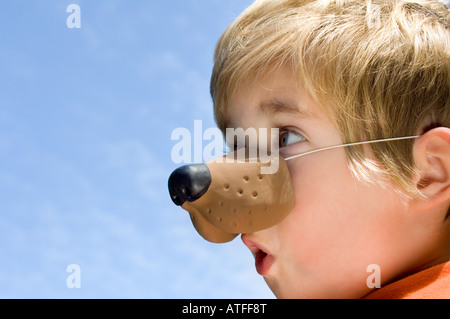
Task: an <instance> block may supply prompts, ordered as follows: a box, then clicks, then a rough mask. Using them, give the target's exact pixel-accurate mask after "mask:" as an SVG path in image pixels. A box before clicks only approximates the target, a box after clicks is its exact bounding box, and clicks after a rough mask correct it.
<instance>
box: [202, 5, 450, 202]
mask: <svg viewBox="0 0 450 319" xmlns="http://www.w3.org/2000/svg"><path fill="white" fill-rule="evenodd" d="M285 65H289V66H291V67H292V68H293V71H294V72H295V74H296V76H297V78H298V80H299V83H301V85H302V86H303V87H304V88H305V89H306V90H307V92H308V93H309V94H310V95H311V96H312V97H313V98H314V100H315V101H316V102H317V103H318V104H319V105H321V106H322V107H323V108H324V110H326V112H327V113H328V114H329V115H330V118H332V119H333V120H334V121H335V123H336V125H337V127H338V129H339V131H340V133H341V136H342V139H343V141H344V143H351V142H358V141H365V140H377V139H383V138H391V137H401V136H411V135H417V134H422V133H424V132H425V131H426V130H429V129H431V128H434V127H441V126H444V127H450V14H449V10H448V9H447V8H446V7H445V6H444V5H443V4H442V3H440V2H437V1H425V0H417V1H406V0H405V1H404V0H372V1H369V0H368V1H364V0H360V1H357V0H334V1H332V0H317V1H311V0H258V1H256V2H255V3H253V4H252V5H251V6H250V7H249V8H248V9H247V10H246V11H244V12H243V13H242V14H241V15H240V16H239V17H238V18H237V19H236V20H235V21H234V23H233V24H231V25H230V26H229V27H228V28H227V30H226V31H225V32H224V34H223V35H222V37H221V38H220V40H219V42H218V44H217V48H216V53H215V59H214V68H213V73H212V78H211V95H212V98H213V102H214V110H215V117H216V122H217V125H218V126H219V128H220V129H222V131H224V130H225V126H226V123H227V119H226V109H227V106H228V105H229V103H230V101H231V98H232V96H233V94H234V91H235V89H236V87H237V86H238V85H239V84H241V83H243V82H244V81H251V80H254V79H255V78H257V77H258V76H260V75H263V74H265V73H267V72H269V71H272V70H274V69H277V68H279V67H281V66H285ZM412 145H413V141H402V142H389V143H379V144H374V145H372V146H371V149H372V151H373V154H374V156H375V159H376V160H375V161H371V160H370V159H368V157H367V156H366V155H365V152H364V150H363V148H362V147H349V148H347V152H348V155H349V159H350V163H351V164H352V165H351V167H352V168H353V170H354V172H355V173H356V175H357V176H359V177H361V178H363V179H366V180H370V176H371V175H373V174H370V172H371V171H373V170H377V171H378V172H383V175H384V176H387V177H389V178H390V180H391V181H393V182H395V183H396V184H397V185H399V186H401V187H402V189H404V190H405V191H406V192H407V193H409V194H413V193H415V195H417V187H414V186H413V185H412V180H411V179H412V176H413V174H414V173H415V166H414V161H413V158H412Z"/></svg>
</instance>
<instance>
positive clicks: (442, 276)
mask: <svg viewBox="0 0 450 319" xmlns="http://www.w3.org/2000/svg"><path fill="white" fill-rule="evenodd" d="M365 298H366V299H450V262H447V263H444V264H440V265H437V266H434V267H431V268H428V269H425V270H423V271H420V272H418V273H415V274H413V275H411V276H408V277H406V278H403V279H401V280H399V281H396V282H393V283H391V284H389V285H387V286H385V287H382V288H380V289H377V290H375V291H374V292H372V293H370V294H368V295H367V296H366V297H365Z"/></svg>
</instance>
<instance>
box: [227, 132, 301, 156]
mask: <svg viewBox="0 0 450 319" xmlns="http://www.w3.org/2000/svg"><path fill="white" fill-rule="evenodd" d="M274 128H277V129H278V132H279V137H278V145H279V147H280V149H281V148H284V147H288V146H290V145H287V146H281V139H282V137H283V134H285V133H293V134H296V135H299V136H301V137H302V138H303V139H304V140H303V141H299V142H296V143H294V144H292V145H295V144H298V143H301V142H304V141H306V140H307V139H306V137H305V135H304V134H303V133H302V132H298V130H294V129H292V128H289V127H285V126H282V125H274ZM245 146H246V145H244V146H242V145H238V144H237V143H234V144H233V145H232V147H231V148H229V149H226V148H225V149H224V154H225V153H226V152H227V151H229V150H231V151H232V152H235V151H237V150H238V149H240V148H242V147H245Z"/></svg>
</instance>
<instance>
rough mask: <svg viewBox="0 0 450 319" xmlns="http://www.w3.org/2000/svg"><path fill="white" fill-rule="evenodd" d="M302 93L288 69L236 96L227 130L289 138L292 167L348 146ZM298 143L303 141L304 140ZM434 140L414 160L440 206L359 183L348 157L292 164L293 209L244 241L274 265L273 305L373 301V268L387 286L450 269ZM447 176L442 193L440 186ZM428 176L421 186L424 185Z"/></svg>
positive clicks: (448, 145) (285, 152)
mask: <svg viewBox="0 0 450 319" xmlns="http://www.w3.org/2000/svg"><path fill="white" fill-rule="evenodd" d="M296 83H298V82H297V81H295V79H294V77H293V74H292V73H291V71H290V70H289V68H284V69H281V70H278V71H277V72H270V73H268V74H267V76H265V77H262V78H259V79H258V80H257V81H253V82H251V83H244V84H243V85H241V86H239V87H238V88H237V90H236V93H235V95H234V98H233V99H232V103H231V105H230V106H229V108H228V110H227V113H226V118H227V123H226V124H227V127H234V128H237V127H242V128H244V129H247V128H249V127H254V128H261V127H262V128H271V127H279V128H280V134H283V132H285V131H290V132H292V133H289V134H292V135H289V136H290V137H291V136H293V137H294V138H293V139H291V140H290V141H293V142H292V144H291V145H288V146H286V147H282V148H281V149H280V153H281V155H282V156H285V157H287V156H290V155H294V154H299V153H303V152H306V151H309V150H313V149H317V148H321V147H326V146H330V145H338V144H342V139H341V137H340V134H339V132H338V129H337V128H336V126H335V125H334V124H333V121H331V120H330V118H329V117H328V116H327V115H326V113H325V112H324V111H323V110H322V109H321V108H320V106H318V105H317V104H316V103H315V102H314V101H313V100H312V99H311V97H310V96H308V94H306V93H305V92H304V91H303V90H302V89H301V88H299V86H298V85H296ZM298 134H300V135H301V136H303V137H305V138H306V140H304V141H300V140H298V138H299V136H300V135H298ZM446 134H447V135H446ZM443 135H444V138H442V137H441V138H439V136H438V137H437V138H435V139H434V141H435V144H439V143H440V147H441V148H444V149H447V150H450V137H449V136H450V133H449V132H446V133H445V132H444V134H443ZM296 138H297V140H296ZM446 138H447V139H448V140H446ZM432 140H433V138H429V137H428V139H424V137H420V138H419V139H418V140H417V141H416V142H415V143H417V144H418V146H417V147H416V148H415V152H416V153H415V156H416V157H417V159H418V162H419V164H420V165H422V167H423V168H424V173H423V174H428V175H427V177H426V178H427V180H429V181H430V183H429V184H428V186H426V187H424V189H423V190H424V192H425V193H426V192H427V191H428V192H429V193H430V194H431V195H432V196H431V197H432V198H433V199H432V200H427V201H426V202H424V201H422V200H412V199H410V198H409V197H408V196H406V195H405V194H403V193H402V192H401V191H400V190H398V189H397V190H396V189H395V187H394V186H393V185H389V184H388V183H385V184H383V185H381V184H380V183H377V182H374V183H367V182H362V181H359V180H358V179H357V178H356V177H355V176H354V175H353V174H352V172H351V170H350V169H349V166H348V158H347V156H346V153H345V150H344V149H343V148H339V149H334V150H328V151H324V152H319V153H316V154H311V155H308V156H305V157H302V158H298V159H295V160H292V161H289V162H288V167H289V171H290V174H291V177H292V181H293V185H294V190H295V196H296V205H295V207H294V209H293V210H292V212H291V213H290V214H289V215H288V216H287V217H286V218H285V219H284V220H283V221H282V222H280V223H279V224H277V225H275V226H274V227H272V228H269V229H266V230H263V231H260V232H256V233H252V234H244V235H242V240H243V242H244V243H245V244H246V245H247V246H248V247H249V249H250V250H251V251H252V253H253V254H254V255H257V254H258V252H259V251H260V250H263V251H264V252H265V253H267V255H268V258H270V261H271V265H270V267H269V269H268V270H266V271H265V273H264V279H265V280H266V282H267V284H268V285H269V287H270V289H271V290H272V291H273V293H274V294H275V296H276V297H278V298H361V297H364V296H365V295H366V294H368V293H370V292H371V291H372V289H370V288H368V286H367V279H368V277H369V276H370V275H371V274H372V271H368V266H369V265H372V264H376V265H379V266H380V269H381V283H382V285H383V286H384V285H385V284H387V283H389V282H391V281H393V280H396V279H398V278H400V277H402V276H405V275H406V274H410V273H413V272H416V271H418V270H420V269H423V268H426V267H429V266H432V265H435V264H439V263H441V262H443V261H446V260H449V249H448V247H449V245H450V240H449V237H450V236H449V233H450V231H449V222H448V221H447V222H444V218H445V214H446V212H447V209H448V207H449V205H450V194H449V192H450V191H448V189H449V188H450V187H447V188H446V186H445V185H447V186H448V184H449V183H448V175H450V174H447V172H448V171H450V163H448V160H446V159H445V154H446V153H445V151H443V152H441V153H439V154H440V155H439V156H441V158H439V160H436V161H432V160H429V158H428V157H427V155H426V150H427V149H430V143H432ZM297 141H298V142H297ZM438 142H439V143H438ZM420 143H422V144H420ZM419 144H420V145H419ZM447 154H448V153H447ZM368 156H370V154H369V155H368ZM439 156H438V155H436V157H439ZM447 157H448V156H447ZM435 162H439V164H436V163H435ZM439 165H440V166H441V167H440V168H436V167H438V166H439ZM443 171H444V174H441V175H440V177H442V176H443V175H445V174H446V176H445V177H442V178H441V179H440V180H441V184H442V185H440V186H442V187H438V186H437V185H436V183H433V178H435V177H436V176H437V175H439V174H440V173H442V172H443ZM423 174H422V175H418V176H417V182H419V181H421V180H424V179H425V177H424V175H423ZM433 174H434V175H433ZM430 176H431V178H430ZM442 180H444V182H442ZM430 185H432V186H434V188H433V189H430V187H431V186H430Z"/></svg>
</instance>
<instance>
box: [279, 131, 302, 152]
mask: <svg viewBox="0 0 450 319" xmlns="http://www.w3.org/2000/svg"><path fill="white" fill-rule="evenodd" d="M303 141H306V138H305V137H303V136H302V135H300V134H298V133H296V132H293V131H288V130H285V131H281V132H280V148H282V147H287V146H290V145H292V144H296V143H300V142H303Z"/></svg>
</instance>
